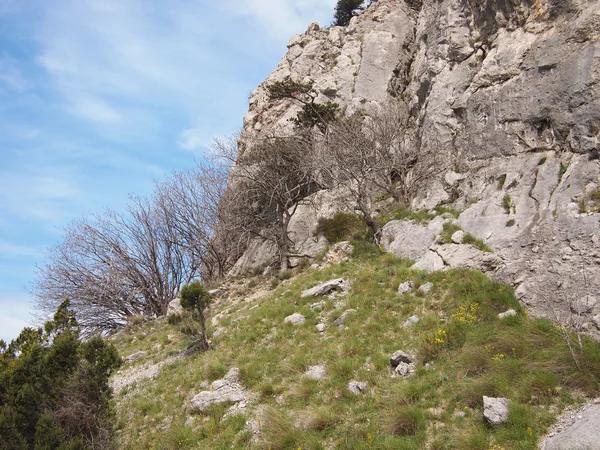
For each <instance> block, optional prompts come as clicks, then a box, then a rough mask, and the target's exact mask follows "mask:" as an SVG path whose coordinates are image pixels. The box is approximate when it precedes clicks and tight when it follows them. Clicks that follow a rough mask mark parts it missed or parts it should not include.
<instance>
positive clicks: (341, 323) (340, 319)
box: [333, 309, 356, 328]
mask: <svg viewBox="0 0 600 450" xmlns="http://www.w3.org/2000/svg"><path fill="white" fill-rule="evenodd" d="M355 312H356V310H355V309H347V310H346V311H344V312H343V313H342V315H341V316H340V317H338V318H337V319H335V320H334V321H333V325H335V326H336V327H338V328H343V327H344V322H345V320H346V319H347V318H348V316H349V315H350V314H353V313H355Z"/></svg>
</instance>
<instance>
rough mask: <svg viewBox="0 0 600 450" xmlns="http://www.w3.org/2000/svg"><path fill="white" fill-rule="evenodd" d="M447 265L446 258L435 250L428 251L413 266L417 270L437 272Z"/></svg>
mask: <svg viewBox="0 0 600 450" xmlns="http://www.w3.org/2000/svg"><path fill="white" fill-rule="evenodd" d="M444 267H445V265H444V260H443V259H442V258H441V257H440V255H438V254H437V253H436V252H435V251H432V250H430V251H428V252H427V253H425V255H424V256H423V257H422V258H420V259H419V260H417V262H416V263H415V264H414V265H413V266H412V268H413V269H415V270H424V271H425V272H437V271H438V270H443V269H444Z"/></svg>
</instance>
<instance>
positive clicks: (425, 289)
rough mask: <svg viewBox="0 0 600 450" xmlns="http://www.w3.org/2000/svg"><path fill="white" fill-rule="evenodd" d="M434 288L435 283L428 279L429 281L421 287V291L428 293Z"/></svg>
mask: <svg viewBox="0 0 600 450" xmlns="http://www.w3.org/2000/svg"><path fill="white" fill-rule="evenodd" d="M432 288H433V283H432V282H430V281H428V282H427V283H425V284H423V285H421V286H420V287H419V292H422V293H423V294H428V293H429V291H431V289H432Z"/></svg>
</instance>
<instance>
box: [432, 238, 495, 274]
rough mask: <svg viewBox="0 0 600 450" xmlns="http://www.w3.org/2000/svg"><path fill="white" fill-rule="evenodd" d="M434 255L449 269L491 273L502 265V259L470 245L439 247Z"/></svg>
mask: <svg viewBox="0 0 600 450" xmlns="http://www.w3.org/2000/svg"><path fill="white" fill-rule="evenodd" d="M436 253H437V254H438V255H439V256H440V257H441V258H442V260H443V261H444V263H445V264H446V265H447V266H449V267H451V268H466V269H477V270H481V271H482V272H493V271H495V270H498V269H499V268H501V267H502V266H503V265H504V262H503V261H502V259H501V258H500V257H499V256H498V255H496V254H494V253H488V252H482V251H481V250H479V249H477V248H475V247H473V246H470V245H456V244H446V245H442V246H440V247H439V248H438V249H437V250H436Z"/></svg>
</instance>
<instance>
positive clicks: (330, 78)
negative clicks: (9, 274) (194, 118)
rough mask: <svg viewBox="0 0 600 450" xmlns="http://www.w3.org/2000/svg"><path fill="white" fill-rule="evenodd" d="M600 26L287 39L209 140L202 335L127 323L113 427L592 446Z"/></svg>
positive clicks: (473, 18)
mask: <svg viewBox="0 0 600 450" xmlns="http://www.w3.org/2000/svg"><path fill="white" fill-rule="evenodd" d="M599 39H600V2H599V1H597V0H569V1H558V0H484V1H480V2H473V1H471V0H439V1H438V0H435V1H434V0H423V1H409V0H378V1H376V2H371V3H370V5H369V6H368V7H366V8H364V10H361V12H360V13H358V14H357V15H356V17H354V18H352V20H350V22H349V24H348V26H346V27H329V28H321V27H320V26H319V25H318V24H311V25H310V26H309V27H308V30H307V31H306V32H305V33H304V34H302V35H297V36H294V37H292V38H291V40H290V41H289V44H288V52H287V54H286V55H285V56H284V58H283V59H282V61H281V62H280V64H279V65H278V66H277V67H276V69H275V70H274V72H273V73H272V74H271V75H270V76H269V77H267V79H266V80H265V81H264V82H263V83H262V84H261V85H260V86H259V87H258V88H257V89H256V90H255V91H254V92H253V93H252V95H251V97H250V99H249V111H248V113H247V114H246V116H245V118H244V126H243V130H242V132H241V134H240V136H239V138H237V137H236V139H232V140H231V142H230V144H231V146H230V147H227V143H224V144H223V143H217V144H219V145H220V146H221V149H222V150H223V149H224V150H225V153H226V156H228V157H229V161H233V162H234V164H233V167H232V169H231V172H230V173H229V174H228V177H227V178H226V180H227V182H226V183H225V182H223V191H220V194H219V202H217V203H215V208H214V210H215V212H216V213H215V216H216V218H217V219H218V220H217V222H218V224H217V225H216V226H215V228H214V229H212V228H211V232H213V233H214V234H212V235H211V236H212V240H210V239H209V240H208V241H209V244H211V245H213V244H215V243H216V244H218V245H213V247H214V248H215V251H216V253H217V255H218V256H219V258H221V257H222V258H221V259H219V263H222V264H221V265H220V266H219V270H221V269H223V270H224V268H225V267H227V268H228V269H229V268H230V269H231V270H229V272H228V275H227V276H226V277H225V278H224V279H221V280H219V281H213V284H214V286H211V287H212V288H213V291H212V292H213V303H212V305H211V306H210V308H209V310H208V323H209V329H208V337H209V339H210V348H209V350H208V351H206V352H199V353H196V354H193V355H189V354H187V353H186V351H185V349H186V348H187V346H188V344H189V341H187V340H186V338H184V335H183V334H182V333H181V330H182V328H184V327H183V326H182V325H178V324H177V322H178V320H179V319H178V317H177V316H169V319H166V318H161V319H158V320H154V321H145V320H143V319H142V318H140V319H139V320H132V321H131V323H130V324H129V325H128V327H127V328H126V329H124V330H122V331H120V332H119V333H117V334H116V335H114V336H113V337H112V341H113V342H114V343H115V345H116V346H117V347H118V348H119V351H120V353H121V355H122V356H124V357H125V361H126V364H125V366H124V367H122V368H121V370H120V372H119V373H117V374H116V375H115V376H114V378H113V382H112V383H113V388H114V390H115V400H114V402H115V409H116V411H117V417H118V423H117V428H118V440H119V445H120V447H122V448H129V449H136V448H164V449H170V448H207V449H229V448H264V449H272V450H275V449H346V448H349V449H369V448H378V449H404V448H406V449H409V448H415V449H423V448H426V449H458V450H462V449H496V450H501V449H535V448H538V446H543V448H544V449H545V450H553V449H576V448H587V447H589V448H597V447H598V445H597V443H598V442H600V436H598V435H597V430H598V429H600V424H599V423H598V417H599V414H598V405H597V404H596V403H595V401H594V399H595V398H597V397H598V393H599V387H600V384H599V383H600V344H598V341H597V339H598V337H599V335H600V302H599V301H598V299H597V297H596V295H597V292H598V291H599V289H600V245H599V239H600V231H599V230H600V224H599V222H600V159H599V151H600V143H599V138H600V127H599V126H598V124H599V123H600V109H599V107H598V106H599V105H600V92H599V91H598V86H599V83H598V82H599V80H600V70H599V68H600V65H599V62H600V58H599V56H598V55H600V51H599V50H600V47H599V45H600V44H599V43H598V41H599ZM219 145H217V147H219ZM227 152H229V153H227ZM386 158H387V159H386ZM223 180H224V179H223V178H221V181H223ZM225 184H226V185H227V186H225ZM229 206H231V209H230V210H227V208H228V207H229ZM224 210H225V211H226V212H227V213H228V214H229V215H227V214H224V215H221V214H222V212H223V211H224ZM231 211H233V213H232V212H231ZM242 216H243V217H242ZM223 217H224V218H225V219H226V220H223ZM248 218H249V220H246V219H248ZM184 219H185V218H184ZM244 220H246V221H244ZM228 226H230V228H227V227H228ZM257 236H258V237H257ZM340 241H342V242H344V243H341V242H340ZM351 248H352V249H353V250H351ZM238 256H240V257H239V258H238ZM230 266H231V267H230ZM278 269H281V270H279V271H278ZM275 273H278V274H277V275H275ZM322 283H325V284H324V285H322ZM163 300H164V299H163ZM165 305H166V302H165V303H163V305H162V306H165ZM163 309H165V308H163ZM170 311H172V312H176V313H177V314H178V313H179V312H181V311H180V310H177V301H174V302H173V303H171V305H170ZM163 312H164V311H162V310H161V314H162V313H163ZM184 315H185V314H184ZM594 339H596V340H594ZM576 408H581V409H576ZM552 427H555V428H552ZM547 433H550V436H549V437H548V438H545V436H546V435H547ZM599 445H600V444H599Z"/></svg>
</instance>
